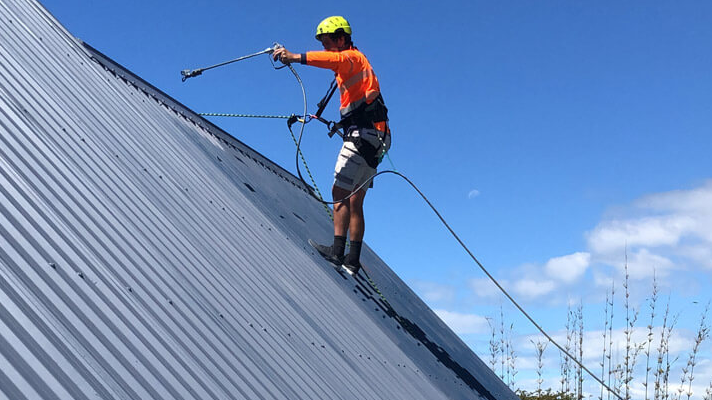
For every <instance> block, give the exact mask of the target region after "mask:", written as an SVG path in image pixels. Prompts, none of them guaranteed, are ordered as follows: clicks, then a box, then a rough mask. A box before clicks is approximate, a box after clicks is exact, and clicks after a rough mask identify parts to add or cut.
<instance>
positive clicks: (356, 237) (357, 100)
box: [273, 16, 391, 275]
mask: <svg viewBox="0 0 712 400" xmlns="http://www.w3.org/2000/svg"><path fill="white" fill-rule="evenodd" d="M316 39H317V40H318V41H320V42H321V44H322V45H323V46H324V51H309V52H307V53H301V54H296V53H292V52H290V51H289V50H287V49H285V48H280V49H277V50H275V52H274V54H273V57H274V59H275V60H280V61H282V62H283V63H296V62H299V63H301V64H306V65H312V66H315V67H319V68H326V69H330V70H332V71H334V73H335V75H336V82H337V84H338V87H339V91H340V93H341V107H340V111H341V121H340V123H339V124H340V125H341V126H343V127H344V144H343V146H342V147H341V151H340V152H339V156H338V158H337V160H336V167H335V171H334V185H333V188H332V196H333V198H334V201H335V202H336V201H340V200H343V199H345V198H346V197H348V196H349V195H350V194H352V193H353V192H354V190H356V189H357V188H358V187H359V186H361V185H362V184H364V183H365V182H367V181H368V180H369V179H370V178H371V177H373V175H374V174H375V173H376V168H377V167H378V164H379V163H380V161H381V158H383V155H384V154H385V153H386V152H387V151H388V149H389V148H390V145H391V132H390V129H389V128H388V109H387V108H386V106H385V105H384V102H383V97H382V96H381V89H380V87H379V85H378V79H376V74H375V73H374V72H373V68H371V64H370V63H369V62H368V59H366V56H365V55H363V53H361V52H360V51H359V50H358V49H357V48H356V47H355V46H354V44H353V42H352V41H351V26H350V25H349V23H348V21H347V20H346V19H345V18H344V17H340V16H333V17H328V18H326V19H324V20H323V21H321V23H319V25H318V26H317V28H316ZM368 187H373V181H371V183H370V184H369V185H365V186H364V187H363V188H361V189H359V190H358V191H357V192H356V193H354V195H353V196H351V197H350V198H349V199H348V200H345V201H343V202H340V203H336V204H335V205H334V244H333V245H331V246H324V245H319V244H316V243H313V242H311V241H310V243H312V245H313V246H314V247H315V248H316V250H318V251H319V253H320V254H321V255H322V256H323V257H324V258H326V259H327V260H329V261H330V262H332V263H334V264H335V265H337V266H341V267H343V268H344V269H345V270H346V272H348V273H349V274H350V275H355V274H357V273H358V271H359V269H360V268H361V263H360V261H359V259H360V255H361V244H362V241H363V235H364V230H365V223H364V215H363V201H364V198H365V197H366V190H367V189H368ZM347 233H348V234H349V235H350V243H349V254H348V255H346V257H344V252H345V247H346V235H347Z"/></svg>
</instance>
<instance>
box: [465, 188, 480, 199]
mask: <svg viewBox="0 0 712 400" xmlns="http://www.w3.org/2000/svg"><path fill="white" fill-rule="evenodd" d="M479 195H480V191H479V190H477V189H472V190H470V192H469V193H467V198H468V199H474V198H475V197H477V196H479Z"/></svg>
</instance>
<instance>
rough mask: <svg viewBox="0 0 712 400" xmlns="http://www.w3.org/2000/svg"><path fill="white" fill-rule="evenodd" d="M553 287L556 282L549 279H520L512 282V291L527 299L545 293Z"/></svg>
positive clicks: (549, 291)
mask: <svg viewBox="0 0 712 400" xmlns="http://www.w3.org/2000/svg"><path fill="white" fill-rule="evenodd" d="M554 289H556V284H555V283H554V282H553V281H551V280H535V279H521V280H519V281H517V282H516V283H515V284H514V291H515V292H516V293H517V294H518V295H520V296H523V297H525V298H528V299H533V298H536V297H541V296H544V295H547V294H549V293H551V292H553V291H554Z"/></svg>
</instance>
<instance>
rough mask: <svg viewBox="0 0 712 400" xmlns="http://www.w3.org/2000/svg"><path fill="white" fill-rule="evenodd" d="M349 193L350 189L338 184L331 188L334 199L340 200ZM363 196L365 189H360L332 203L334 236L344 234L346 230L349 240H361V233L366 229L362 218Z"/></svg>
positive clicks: (364, 196)
mask: <svg viewBox="0 0 712 400" xmlns="http://www.w3.org/2000/svg"><path fill="white" fill-rule="evenodd" d="M349 194H351V192H350V191H348V190H346V189H342V188H340V187H338V186H334V187H333V188H332V195H333V197H334V201H338V200H341V199H343V198H345V197H346V196H348V195H349ZM365 198H366V191H365V190H363V189H361V190H359V191H358V192H356V194H354V195H353V196H351V198H349V199H348V200H347V201H345V202H343V203H337V204H335V205H334V236H346V233H347V232H348V233H349V235H350V240H351V241H355V242H361V241H363V234H364V231H365V229H366V224H365V222H364V218H363V201H364V199H365Z"/></svg>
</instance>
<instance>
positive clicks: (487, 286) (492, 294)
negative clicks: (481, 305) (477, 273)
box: [469, 278, 509, 299]
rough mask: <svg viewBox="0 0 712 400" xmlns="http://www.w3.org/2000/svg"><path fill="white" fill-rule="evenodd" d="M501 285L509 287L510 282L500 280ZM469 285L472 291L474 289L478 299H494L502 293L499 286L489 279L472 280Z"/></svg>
mask: <svg viewBox="0 0 712 400" xmlns="http://www.w3.org/2000/svg"><path fill="white" fill-rule="evenodd" d="M499 284H500V285H502V286H504V287H505V288H506V287H508V286H509V282H508V281H507V280H499ZM469 285H470V289H472V291H473V292H474V293H475V295H477V296H478V297H484V298H491V299H494V298H497V297H498V296H499V295H500V293H501V292H500V290H499V288H497V286H495V284H494V283H492V281H491V280H489V278H477V279H470V282H469Z"/></svg>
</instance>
